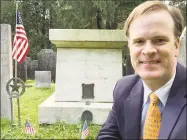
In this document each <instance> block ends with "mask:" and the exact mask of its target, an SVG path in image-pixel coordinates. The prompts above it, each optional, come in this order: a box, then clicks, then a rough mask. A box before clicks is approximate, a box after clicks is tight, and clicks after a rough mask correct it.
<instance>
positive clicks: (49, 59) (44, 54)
mask: <svg viewBox="0 0 187 140" xmlns="http://www.w3.org/2000/svg"><path fill="white" fill-rule="evenodd" d="M37 57H38V70H39V71H51V79H52V81H55V75H56V52H54V51H53V50H52V49H42V50H41V51H40V52H39V53H38V55H37Z"/></svg>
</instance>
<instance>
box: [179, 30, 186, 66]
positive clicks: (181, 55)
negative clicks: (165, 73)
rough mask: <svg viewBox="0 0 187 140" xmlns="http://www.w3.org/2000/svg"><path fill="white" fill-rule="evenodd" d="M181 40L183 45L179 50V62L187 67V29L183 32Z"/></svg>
mask: <svg viewBox="0 0 187 140" xmlns="http://www.w3.org/2000/svg"><path fill="white" fill-rule="evenodd" d="M180 40H181V44H180V48H179V57H178V61H179V62H180V63H181V64H182V65H184V66H185V67H186V27H185V28H184V30H183V32H182V35H181V37H180Z"/></svg>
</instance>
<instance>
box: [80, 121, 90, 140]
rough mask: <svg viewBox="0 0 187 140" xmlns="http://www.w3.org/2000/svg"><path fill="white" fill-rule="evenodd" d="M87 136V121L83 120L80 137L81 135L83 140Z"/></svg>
mask: <svg viewBox="0 0 187 140" xmlns="http://www.w3.org/2000/svg"><path fill="white" fill-rule="evenodd" d="M88 134H89V130H88V124H87V121H86V120H85V122H84V125H83V128H82V135H81V139H83V140H84V139H85V138H86V137H87V136H88Z"/></svg>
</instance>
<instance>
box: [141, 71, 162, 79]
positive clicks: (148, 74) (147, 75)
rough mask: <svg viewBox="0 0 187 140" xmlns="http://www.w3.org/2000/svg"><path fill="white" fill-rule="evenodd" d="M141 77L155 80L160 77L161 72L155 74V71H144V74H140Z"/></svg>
mask: <svg viewBox="0 0 187 140" xmlns="http://www.w3.org/2000/svg"><path fill="white" fill-rule="evenodd" d="M139 75H140V77H141V78H142V79H143V80H154V79H158V78H160V77H161V76H160V74H155V73H152V74H151V73H143V74H139Z"/></svg>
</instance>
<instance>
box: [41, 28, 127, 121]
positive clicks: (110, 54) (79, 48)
mask: <svg viewBox="0 0 187 140" xmlns="http://www.w3.org/2000/svg"><path fill="white" fill-rule="evenodd" d="M49 38H50V41H51V42H52V43H54V44H55V45H56V47H57V65H56V83H55V93H54V94H53V95H51V96H50V97H49V98H48V99H47V100H46V101H44V102H43V103H42V104H40V106H39V114H38V119H39V123H49V124H50V123H55V122H56V121H57V120H60V121H65V122H67V123H73V124H75V123H79V122H80V121H81V120H85V119H89V121H92V123H94V124H103V122H104V121H105V120H106V118H107V116H108V113H109V111H110V110H111V109H112V104H113V103H112V102H113V89H114V87H115V84H116V81H117V80H119V79H120V78H121V77H122V48H123V47H124V45H127V41H126V39H125V38H124V32H123V30H93V29H91V30H84V29H50V30H49ZM75 114H76V115H75Z"/></svg>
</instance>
